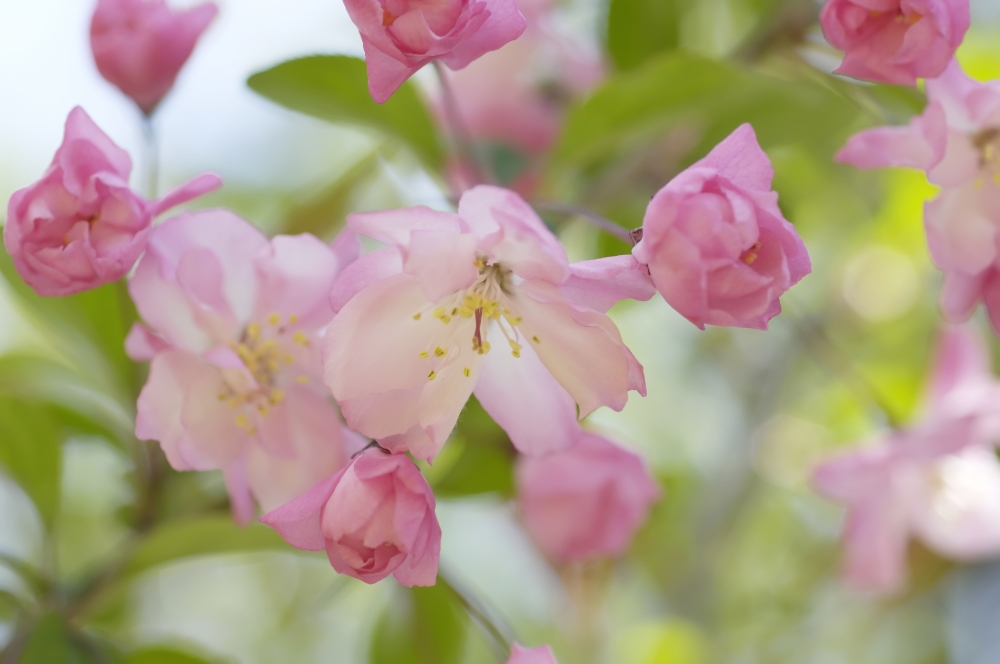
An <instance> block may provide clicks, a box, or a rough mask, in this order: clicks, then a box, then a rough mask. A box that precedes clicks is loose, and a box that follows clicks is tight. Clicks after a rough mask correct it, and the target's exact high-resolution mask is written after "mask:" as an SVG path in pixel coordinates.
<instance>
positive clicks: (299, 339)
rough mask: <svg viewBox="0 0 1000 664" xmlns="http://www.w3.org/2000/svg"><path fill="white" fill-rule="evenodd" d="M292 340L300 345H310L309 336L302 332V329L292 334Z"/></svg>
mask: <svg viewBox="0 0 1000 664" xmlns="http://www.w3.org/2000/svg"><path fill="white" fill-rule="evenodd" d="M292 341H294V342H295V343H297V344H298V345H300V346H308V345H309V337H307V336H306V334H305V332H301V331H300V332H296V333H295V334H293V335H292Z"/></svg>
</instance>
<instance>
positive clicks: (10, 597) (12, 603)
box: [0, 589, 24, 623]
mask: <svg viewBox="0 0 1000 664" xmlns="http://www.w3.org/2000/svg"><path fill="white" fill-rule="evenodd" d="M23 604H24V603H23V601H22V600H21V598H20V597H18V596H17V595H15V594H14V593H12V592H10V591H9V590H3V589H0V623H5V622H10V621H11V620H13V619H14V618H16V617H17V615H18V614H19V613H20V612H21V609H22V608H23Z"/></svg>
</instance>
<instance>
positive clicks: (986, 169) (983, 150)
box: [970, 127, 1000, 189]
mask: <svg viewBox="0 0 1000 664" xmlns="http://www.w3.org/2000/svg"><path fill="white" fill-rule="evenodd" d="M970 140H971V141H972V145H973V147H975V148H976V150H977V151H978V152H979V170H980V171H981V176H980V177H979V178H978V179H977V180H976V183H975V186H976V189H979V188H981V187H982V186H983V185H984V184H985V182H986V180H985V179H984V177H983V176H989V178H990V179H991V180H993V183H994V184H1000V128H997V127H990V128H988V129H983V130H982V131H980V132H979V133H978V134H974V135H973V136H972V137H971V138H970Z"/></svg>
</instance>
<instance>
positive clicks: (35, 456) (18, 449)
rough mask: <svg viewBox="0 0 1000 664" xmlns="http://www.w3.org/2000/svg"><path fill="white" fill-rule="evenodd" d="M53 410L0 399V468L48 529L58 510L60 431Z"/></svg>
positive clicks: (42, 406) (28, 403)
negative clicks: (8, 476)
mask: <svg viewBox="0 0 1000 664" xmlns="http://www.w3.org/2000/svg"><path fill="white" fill-rule="evenodd" d="M55 420H56V415H55V412H54V411H53V409H52V408H50V407H47V406H45V405H41V404H37V403H33V402H30V401H25V400H21V399H15V398H5V397H0V465H2V466H3V470H4V472H6V473H7V474H8V475H10V477H11V478H13V479H14V481H15V482H17V483H18V484H19V485H20V486H21V488H22V489H24V492H25V493H27V494H28V496H29V497H30V498H31V500H32V502H34V503H35V507H36V508H37V509H38V513H39V515H40V516H41V517H42V521H44V522H45V524H46V525H48V526H51V525H52V523H53V522H54V521H55V518H56V513H57V511H58V509H59V472H60V464H61V458H62V457H61V451H60V443H61V442H62V441H61V437H60V434H59V429H58V428H57V426H56V424H55Z"/></svg>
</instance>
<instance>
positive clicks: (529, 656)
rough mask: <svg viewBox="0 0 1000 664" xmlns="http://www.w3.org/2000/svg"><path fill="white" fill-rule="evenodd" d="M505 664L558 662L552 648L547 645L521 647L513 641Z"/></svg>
mask: <svg viewBox="0 0 1000 664" xmlns="http://www.w3.org/2000/svg"><path fill="white" fill-rule="evenodd" d="M507 664H558V662H556V656H555V655H553V654H552V648H550V647H548V646H540V647H538V648H523V647H521V646H519V645H518V644H516V643H515V644H514V645H513V646H512V647H511V650H510V659H508V660H507Z"/></svg>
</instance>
